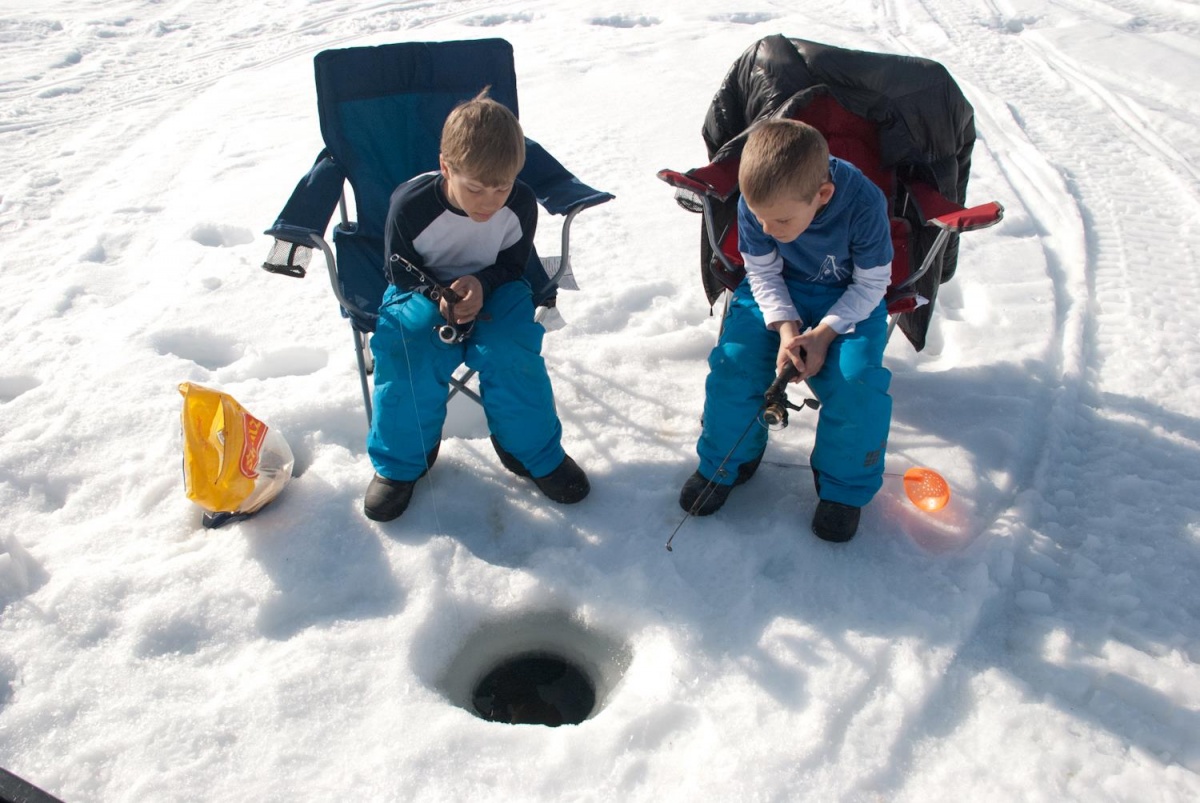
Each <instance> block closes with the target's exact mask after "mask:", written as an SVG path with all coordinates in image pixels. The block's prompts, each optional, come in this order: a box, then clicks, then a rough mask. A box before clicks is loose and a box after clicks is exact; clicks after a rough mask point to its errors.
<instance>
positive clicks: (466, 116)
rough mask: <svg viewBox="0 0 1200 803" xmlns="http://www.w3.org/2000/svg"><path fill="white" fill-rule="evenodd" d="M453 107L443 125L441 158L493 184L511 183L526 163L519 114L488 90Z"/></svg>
mask: <svg viewBox="0 0 1200 803" xmlns="http://www.w3.org/2000/svg"><path fill="white" fill-rule="evenodd" d="M489 88H490V87H485V88H484V90H483V91H482V92H480V93H479V94H478V95H476V96H475V97H474V98H472V99H471V100H468V101H464V102H463V103H460V104H458V105H457V106H455V107H454V109H453V111H451V112H450V116H449V117H447V118H446V123H445V125H443V126H442V159H443V161H445V162H446V164H447V165H449V167H450V169H451V170H455V171H457V172H459V173H462V174H464V175H466V176H470V177H471V178H473V179H475V180H476V181H478V182H480V183H482V184H486V185H488V186H493V187H502V186H504V185H506V184H510V183H512V181H513V180H514V179H516V177H517V173H520V172H521V168H522V167H524V166H525V134H524V132H523V131H522V130H521V124H520V123H519V122H518V121H517V117H516V115H514V114H513V113H512V112H511V111H509V110H508V108H507V107H505V106H504V105H503V104H501V103H497V102H496V101H494V100H492V99H491V98H489V97H488V89H489Z"/></svg>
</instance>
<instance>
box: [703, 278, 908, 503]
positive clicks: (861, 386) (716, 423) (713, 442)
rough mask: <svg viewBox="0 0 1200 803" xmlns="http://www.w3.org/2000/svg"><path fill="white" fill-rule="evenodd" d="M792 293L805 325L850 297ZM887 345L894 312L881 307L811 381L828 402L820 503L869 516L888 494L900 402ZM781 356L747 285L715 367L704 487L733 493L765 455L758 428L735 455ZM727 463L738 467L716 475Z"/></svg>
mask: <svg viewBox="0 0 1200 803" xmlns="http://www.w3.org/2000/svg"><path fill="white" fill-rule="evenodd" d="M789 290H790V291H791V296H792V302H793V303H794V304H795V305H796V310H797V312H799V314H800V317H801V319H802V320H804V321H806V322H808V321H819V320H820V319H821V318H822V317H824V316H825V314H826V313H827V312H828V311H829V308H830V307H831V306H833V304H834V302H836V301H837V300H838V298H839V297H840V296H841V294H842V289H841V288H837V287H825V286H823V285H817V284H812V283H810V282H795V283H792V282H789ZM886 345H887V310H886V308H885V306H884V305H883V303H880V305H879V307H878V308H877V309H876V310H875V311H874V312H873V313H871V315H870V317H868V318H867V319H866V320H865V321H861V322H859V323H858V324H857V325H856V326H855V328H854V331H853V332H851V333H849V334H845V335H840V336H838V337H837V338H836V339H835V340H834V341H833V343H831V344H830V346H829V353H828V355H827V356H826V358H825V365H824V367H823V368H822V369H821V371H820V372H819V373H818V374H817V375H816V376H814V377H812V378H810V379H809V380H808V385H809V387H810V388H811V389H812V391H813V393H814V394H815V395H816V397H817V399H818V400H819V401H820V402H821V408H820V411H819V413H818V418H817V436H816V445H815V446H814V448H813V452H812V456H811V463H812V467H813V470H814V472H815V473H816V476H817V481H818V485H819V488H820V497H821V498H822V499H827V500H829V501H831V502H841V503H842V504H844V505H853V506H854V507H862V506H864V505H866V504H867V503H868V502H869V501H871V498H872V497H873V496H874V495H875V493H876V492H877V491H878V490H879V487H880V485H882V484H883V462H884V456H885V452H886V449H887V437H888V430H889V429H890V427H891V420H892V397H891V396H889V395H888V392H887V391H888V386H889V385H890V384H891V379H892V374H891V372H890V371H888V370H887V369H886V368H884V367H883V349H884V346H886ZM778 352H779V334H778V333H777V332H773V331H771V330H770V329H768V328H767V326H766V323H765V322H764V320H763V316H762V312H761V311H760V310H759V308H758V304H756V303H755V301H754V297H753V296H752V295H751V293H750V285H749V282H747V281H743V282H742V283H741V285H739V286H738V288H737V291H736V292H735V293H734V295H733V300H732V302H731V304H730V307H729V315H728V317H727V318H726V319H725V325H724V328H723V330H722V332H721V337H720V340H719V341H718V342H717V346H716V348H714V349H713V350H712V353H711V354H710V355H709V358H708V365H709V374H708V380H707V383H706V385H705V400H704V424H703V431H702V432H701V434H700V440H699V442H698V443H697V444H696V451H697V453H698V454H699V455H700V473H701V474H702V475H704V476H705V477H706V478H708V479H715V480H716V481H717V482H718V483H721V484H724V485H732V484H733V483H734V480H735V479H736V478H737V473H738V467H739V466H741V465H742V464H744V463H747V462H750V461H752V460H755V459H756V458H758V457H759V456H761V455H762V453H763V451H764V450H765V449H766V448H767V429H766V428H765V427H764V426H761V425H759V424H754V425H752V426H751V427H750V431H749V433H748V434H747V435H746V437H745V438H744V439H743V440H742V442H741V443H740V444H738V446H737V448H736V449H735V448H734V444H735V443H736V442H737V439H738V437H739V436H740V435H741V434H742V432H743V430H745V429H746V426H747V425H749V424H750V422H751V421H754V420H755V418H756V416H757V415H758V412H759V409H760V408H761V406H762V403H763V394H764V393H765V392H766V390H767V388H768V387H769V386H770V384H771V382H772V381H773V380H774V378H775V357H776V355H777V354H778ZM789 387H792V386H789ZM794 394H795V391H793V395H794ZM731 449H732V450H733V452H732V454H730V450H731ZM727 454H730V457H729V459H728V460H727V461H726V463H725V467H724V469H723V470H721V472H720V474H719V475H718V474H717V469H718V468H719V467H720V465H721V461H722V460H724V459H725V456H726V455H727Z"/></svg>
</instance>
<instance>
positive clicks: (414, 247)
mask: <svg viewBox="0 0 1200 803" xmlns="http://www.w3.org/2000/svg"><path fill="white" fill-rule="evenodd" d="M537 218H538V211H537V200H536V199H535V198H534V195H533V190H531V189H530V188H529V187H528V185H526V184H524V183H522V182H520V181H517V182H514V183H513V189H512V192H511V193H510V194H509V196H508V200H507V201H506V202H505V204H504V206H503V207H501V208H500V210H499V211H498V212H496V214H494V215H492V217H491V218H489V219H488V220H486V221H484V222H478V221H474V220H471V218H470V217H469V216H468V215H467V214H466V213H465V212H463V211H462V210H461V209H457V208H455V207H454V206H453V205H451V203H450V201H449V200H448V199H447V198H446V190H445V179H444V178H443V177H442V174H441V173H438V172H434V173H423V174H421V175H419V176H416V177H415V178H412V179H409V180H408V181H406V182H404V183H403V184H401V185H400V186H399V187H397V188H396V189H395V191H394V192H393V193H392V199H391V204H390V206H389V208H388V223H387V230H386V232H385V234H384V249H385V252H386V254H387V257H388V259H389V260H390V259H391V256H392V254H399V255H400V256H402V257H403V258H404V259H407V260H408V261H409V262H411V263H412V264H413V265H415V266H416V267H418V268H420V269H421V270H422V271H423V272H425V273H426V274H428V275H429V276H430V277H431V278H433V279H435V280H436V281H438V282H439V283H441V284H443V285H449V284H450V283H451V282H453V281H454V280H455V279H458V278H460V277H462V276H475V277H476V278H477V279H479V282H480V284H481V285H483V294H484V298H487V297H488V296H489V295H490V294H491V292H492V290H494V289H495V288H496V287H499V286H500V285H502V284H504V283H505V282H511V281H515V280H516V279H520V278H521V277H522V276H523V275H524V272H525V265H526V263H527V262H528V261H529V252H530V249H532V248H533V235H534V232H535V231H536V230H537ZM393 273H394V275H393V277H392V278H393V281H395V283H396V284H397V285H398V286H400V287H404V288H407V289H417V288H418V287H419V286H420V283H419V282H418V281H417V280H416V278H415V277H413V276H411V275H410V274H408V273H405V272H404V271H403V270H396V271H394V272H393Z"/></svg>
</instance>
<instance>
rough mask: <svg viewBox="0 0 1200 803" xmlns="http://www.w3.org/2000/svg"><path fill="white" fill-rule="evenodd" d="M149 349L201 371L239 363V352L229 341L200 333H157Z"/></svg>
mask: <svg viewBox="0 0 1200 803" xmlns="http://www.w3.org/2000/svg"><path fill="white" fill-rule="evenodd" d="M150 345H151V346H152V347H153V348H154V350H155V351H157V352H158V353H159V354H162V355H164V356H166V355H168V354H170V355H174V356H176V357H179V358H181V359H184V360H190V361H191V362H194V363H196V364H197V365H199V366H200V367H201V368H207V369H208V370H209V371H215V370H217V369H218V368H224V367H225V366H227V365H230V364H232V363H234V362H237V361H238V360H239V359H241V356H242V354H241V349H240V348H239V347H238V344H237V343H235V342H234V341H233V340H230V339H229V338H226V337H222V336H220V335H214V334H212V333H211V332H205V331H203V330H201V329H174V330H170V331H165V332H157V333H155V334H154V335H153V336H151V338H150Z"/></svg>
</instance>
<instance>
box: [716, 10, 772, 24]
mask: <svg viewBox="0 0 1200 803" xmlns="http://www.w3.org/2000/svg"><path fill="white" fill-rule="evenodd" d="M778 17H779V15H778V14H772V13H770V12H769V11H735V12H733V13H732V14H714V15H712V16H711V17H709V18H708V19H709V20H710V21H711V22H732V23H734V24H736V25H758V24H759V23H760V22H770V21H771V20H773V19H777V18H778Z"/></svg>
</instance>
